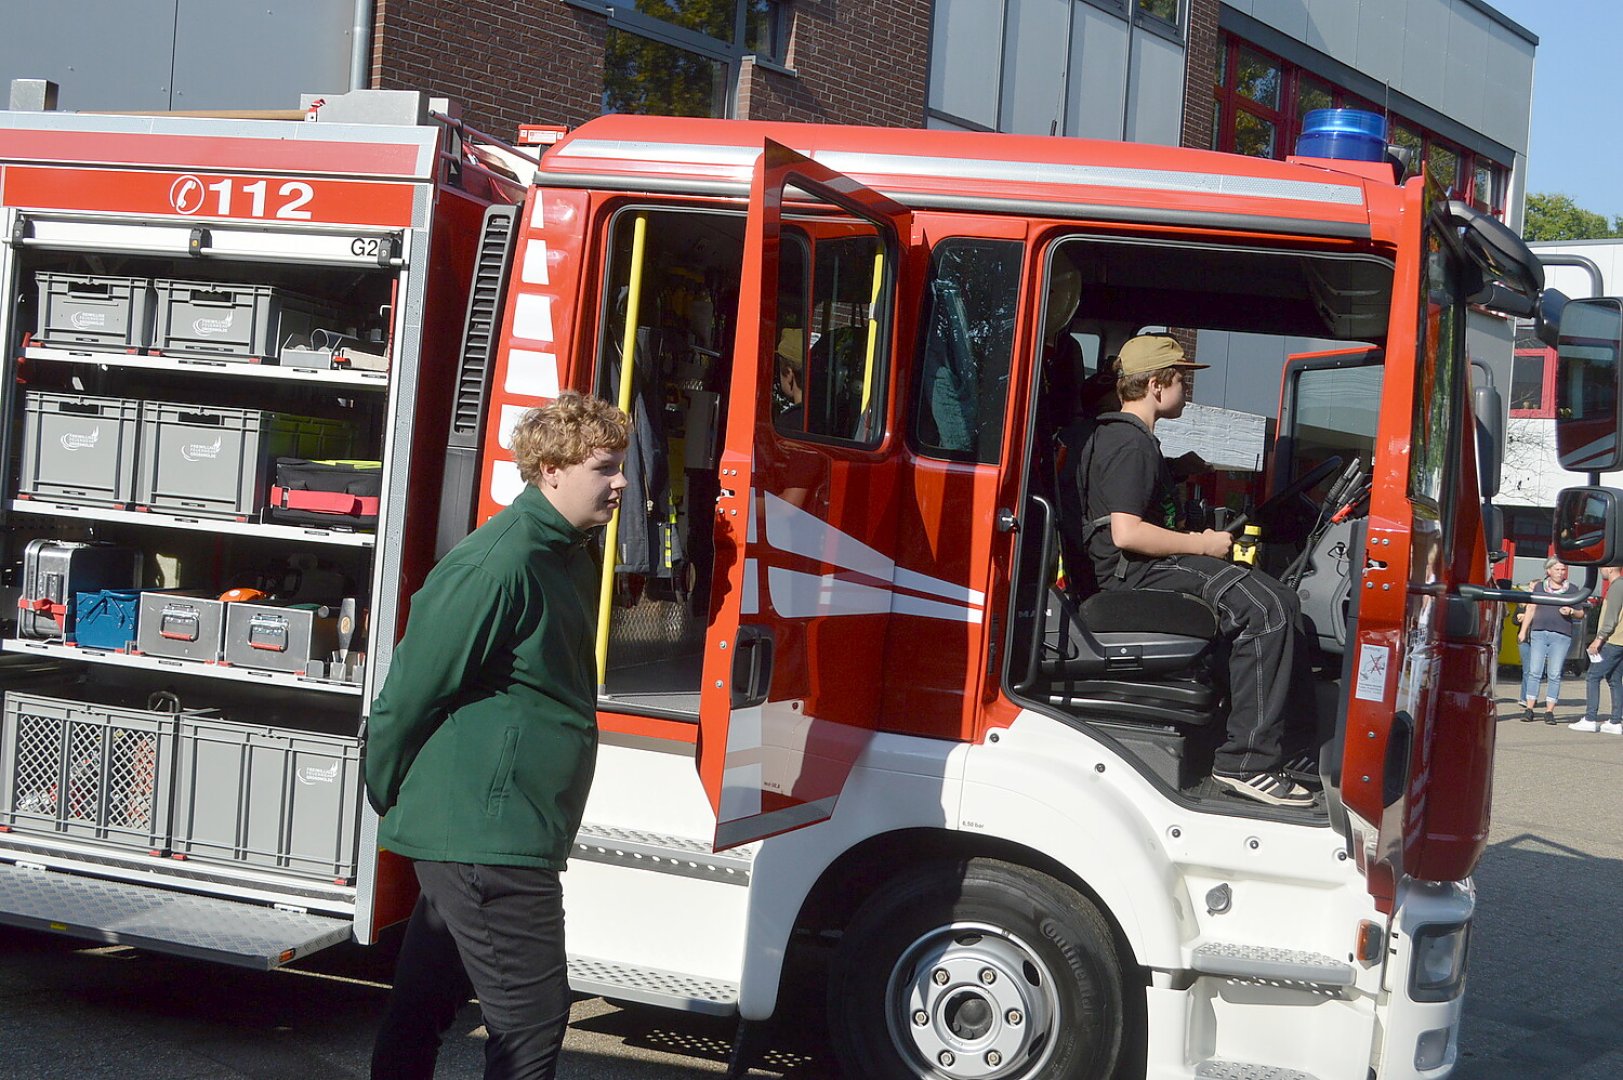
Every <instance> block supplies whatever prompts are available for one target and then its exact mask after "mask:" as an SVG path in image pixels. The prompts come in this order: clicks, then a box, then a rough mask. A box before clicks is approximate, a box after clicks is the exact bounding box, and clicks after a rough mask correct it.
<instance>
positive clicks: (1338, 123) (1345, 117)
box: [1296, 109, 1386, 161]
mask: <svg viewBox="0 0 1623 1080" xmlns="http://www.w3.org/2000/svg"><path fill="white" fill-rule="evenodd" d="M1296 156H1297V157H1313V158H1333V159H1339V160H1342V161H1385V160H1386V117H1384V116H1381V115H1380V114H1379V113H1372V112H1365V111H1363V110H1362V109H1314V110H1313V111H1311V112H1309V113H1308V114H1307V116H1305V117H1303V119H1302V135H1301V138H1299V139H1297V140H1296Z"/></svg>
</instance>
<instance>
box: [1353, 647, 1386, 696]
mask: <svg viewBox="0 0 1623 1080" xmlns="http://www.w3.org/2000/svg"><path fill="white" fill-rule="evenodd" d="M1391 657H1392V650H1391V649H1390V648H1389V647H1388V646H1385V645H1364V646H1362V647H1361V648H1360V649H1359V650H1358V686H1357V689H1356V690H1355V691H1354V695H1353V696H1355V697H1357V698H1359V699H1360V700H1363V701H1380V700H1381V699H1382V698H1384V697H1385V696H1386V667H1387V661H1388V660H1390V659H1391Z"/></svg>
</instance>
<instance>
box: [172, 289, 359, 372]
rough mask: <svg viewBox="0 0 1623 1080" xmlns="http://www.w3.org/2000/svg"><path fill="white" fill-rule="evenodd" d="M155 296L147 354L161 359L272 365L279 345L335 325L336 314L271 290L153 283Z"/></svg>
mask: <svg viewBox="0 0 1623 1080" xmlns="http://www.w3.org/2000/svg"><path fill="white" fill-rule="evenodd" d="M153 285H154V287H155V289H156V290H157V295H158V318H157V328H156V330H155V331H154V332H153V336H152V350H153V351H154V352H156V353H160V354H162V355H166V356H207V357H212V358H214V359H218V360H235V361H238V362H241V363H250V364H258V363H267V364H274V363H276V360H277V356H278V353H279V351H280V346H281V345H282V343H284V342H286V341H288V340H289V339H293V340H295V341H308V340H309V338H310V334H311V332H312V331H314V330H316V329H318V328H320V327H322V326H323V325H326V326H332V325H333V324H335V323H336V322H337V321H338V312H337V309H336V308H334V307H332V306H331V305H328V304H324V303H322V302H321V301H319V300H316V299H314V298H312V297H308V296H300V295H299V294H298V293H290V292H287V291H286V290H284V289H278V288H276V287H275V286H272V285H248V284H240V283H225V282H202V281H172V280H169V279H166V278H159V279H157V280H156V281H155V282H153Z"/></svg>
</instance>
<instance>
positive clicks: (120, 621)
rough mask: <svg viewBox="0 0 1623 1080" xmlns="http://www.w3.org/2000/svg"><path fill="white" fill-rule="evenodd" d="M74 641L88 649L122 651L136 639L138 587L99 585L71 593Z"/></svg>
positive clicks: (138, 610) (139, 605) (138, 607)
mask: <svg viewBox="0 0 1623 1080" xmlns="http://www.w3.org/2000/svg"><path fill="white" fill-rule="evenodd" d="M74 608H75V615H76V618H75V620H74V627H73V640H74V642H75V644H77V645H79V646H81V647H83V648H87V649H112V650H114V651H116V652H123V651H125V649H127V648H128V647H129V644H130V642H132V641H134V640H135V619H136V616H137V615H138V614H139V612H140V608H141V590H140V589H98V590H97V591H95V592H82V593H76V594H74Z"/></svg>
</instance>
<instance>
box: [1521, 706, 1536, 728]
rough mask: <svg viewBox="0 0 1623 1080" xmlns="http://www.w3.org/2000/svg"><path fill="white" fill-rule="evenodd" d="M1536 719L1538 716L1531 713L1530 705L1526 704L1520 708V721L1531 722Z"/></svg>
mask: <svg viewBox="0 0 1623 1080" xmlns="http://www.w3.org/2000/svg"><path fill="white" fill-rule="evenodd" d="M1537 719H1538V717H1536V716H1534V715H1533V709H1532V707H1531V706H1527V707H1524V708H1523V709H1522V723H1524V724H1531V723H1532V722H1533V721H1534V720H1537Z"/></svg>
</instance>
